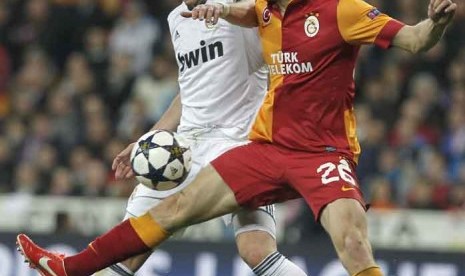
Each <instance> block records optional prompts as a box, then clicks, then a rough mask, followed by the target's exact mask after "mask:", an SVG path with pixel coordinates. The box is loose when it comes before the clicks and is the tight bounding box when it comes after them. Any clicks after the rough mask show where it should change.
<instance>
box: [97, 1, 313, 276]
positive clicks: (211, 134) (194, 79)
mask: <svg viewBox="0 0 465 276" xmlns="http://www.w3.org/2000/svg"><path fill="white" fill-rule="evenodd" d="M204 2H205V1H202V0H185V1H184V3H182V4H181V5H179V6H178V7H177V8H175V9H174V10H173V11H172V12H171V13H170V14H169V16H168V23H169V28H170V32H171V39H172V43H173V46H174V50H175V53H176V59H177V63H178V66H179V86H180V96H178V97H176V98H175V99H174V101H173V103H172V104H171V106H170V108H169V109H168V110H167V111H166V112H165V114H164V116H163V117H162V119H161V120H160V121H159V122H158V123H157V124H155V126H154V127H153V129H167V130H176V128H177V132H178V133H179V134H181V135H183V136H184V137H185V138H186V139H187V140H188V141H189V142H190V146H191V149H192V160H193V164H192V168H191V172H190V174H189V175H188V177H187V179H186V181H184V182H183V183H182V184H181V185H180V186H178V187H176V188H174V189H170V190H164V191H159V190H153V189H150V188H148V187H146V186H144V185H142V184H139V185H138V186H137V187H136V188H135V190H134V192H133V194H132V195H131V197H130V199H129V201H128V206H127V209H126V211H127V212H126V217H125V218H129V217H136V216H140V215H143V214H144V213H145V212H147V211H148V210H149V209H150V208H151V207H153V206H155V205H157V204H158V203H159V202H160V201H161V200H163V199H164V198H166V197H168V196H170V195H172V194H174V193H176V192H178V191H180V190H181V189H183V188H184V187H186V186H187V185H189V183H190V182H191V181H192V180H193V179H194V178H195V175H196V174H197V173H198V172H199V171H200V169H201V168H202V167H204V166H206V165H208V164H209V162H210V161H212V160H213V159H215V158H216V157H218V156H219V155H221V154H222V153H224V152H226V151H227V150H229V149H231V148H234V147H237V146H240V145H244V144H245V143H247V135H248V132H249V129H250V126H251V124H252V122H253V120H254V118H255V115H256V113H257V110H258V108H259V106H260V105H261V103H262V101H263V97H264V95H265V92H266V88H267V80H268V79H267V72H266V70H265V69H264V67H262V65H263V60H262V55H261V51H260V49H258V48H260V47H256V45H260V41H259V38H258V34H257V30H256V29H246V28H241V27H238V26H235V25H232V24H230V23H228V22H226V21H225V20H220V21H219V22H218V23H217V24H216V25H211V24H205V23H204V22H199V21H192V20H191V19H188V18H184V17H182V16H181V15H180V14H181V12H182V11H186V10H187V9H188V8H189V9H192V8H193V7H194V6H195V5H197V4H199V3H204ZM247 45H250V46H247ZM132 147H133V144H131V145H129V146H128V147H127V148H126V149H125V150H124V151H123V152H121V153H120V154H119V155H118V156H117V157H116V158H115V161H114V163H113V169H115V170H116V177H117V178H129V177H132V176H133V173H132V170H131V168H130V161H129V156H130V152H131V150H132ZM205 192H206V193H208V191H205ZM273 208H274V207H273V206H265V207H262V208H260V209H258V210H255V211H241V212H240V213H235V214H233V215H228V216H225V217H223V220H224V221H225V223H226V224H232V225H233V227H234V231H235V236H236V243H237V246H238V250H239V254H240V256H241V257H242V258H243V260H244V261H245V262H246V263H247V264H248V265H249V266H250V268H252V270H253V272H254V273H255V274H256V275H267V276H289V275H292V276H303V275H306V274H305V272H303V271H302V270H301V269H300V268H299V267H297V266H296V265H295V264H293V263H292V262H290V261H289V260H288V259H287V258H285V257H284V256H283V255H281V254H280V253H279V252H278V251H277V246H276V236H275V232H276V225H275V220H274V217H273V211H274V209H273ZM149 256H150V254H145V255H141V256H138V257H135V258H132V259H129V260H127V261H125V262H123V263H119V264H116V265H113V266H111V267H109V268H107V269H105V270H103V271H100V272H99V273H97V275H122V276H127V275H133V274H134V272H135V271H137V270H138V269H139V268H140V267H141V266H142V265H143V263H144V262H145V260H146V259H147V258H148V257H149Z"/></svg>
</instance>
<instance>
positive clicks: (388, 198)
mask: <svg viewBox="0 0 465 276" xmlns="http://www.w3.org/2000/svg"><path fill="white" fill-rule="evenodd" d="M370 189H371V200H370V206H371V207H372V208H375V209H393V208H396V204H395V203H394V198H393V197H392V191H391V185H390V184H389V181H388V180H387V179H386V178H375V179H373V180H372V181H371V182H370Z"/></svg>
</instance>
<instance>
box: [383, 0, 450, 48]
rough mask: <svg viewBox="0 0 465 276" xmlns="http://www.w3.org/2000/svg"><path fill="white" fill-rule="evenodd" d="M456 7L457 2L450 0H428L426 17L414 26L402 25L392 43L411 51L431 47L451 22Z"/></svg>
mask: <svg viewBox="0 0 465 276" xmlns="http://www.w3.org/2000/svg"><path fill="white" fill-rule="evenodd" d="M456 9H457V4H456V3H453V2H452V1H451V0H430V3H429V5H428V19H426V20H424V21H422V22H420V23H418V24H417V25H415V26H405V27H403V28H402V29H401V30H400V31H399V32H398V33H397V35H396V37H395V38H394V40H393V42H392V44H393V45H394V46H397V47H399V48H402V49H404V50H407V51H410V52H412V53H418V52H421V51H427V50H429V49H431V48H432V47H433V46H434V45H436V43H438V41H439V40H440V39H441V37H442V36H443V34H444V31H445V30H446V27H447V26H448V25H449V24H450V23H451V22H452V18H453V17H454V14H455V11H456Z"/></svg>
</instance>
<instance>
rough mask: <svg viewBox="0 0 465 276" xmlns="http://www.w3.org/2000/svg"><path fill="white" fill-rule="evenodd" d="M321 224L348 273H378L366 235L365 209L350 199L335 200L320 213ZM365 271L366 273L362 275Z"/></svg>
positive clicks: (379, 271) (373, 275) (370, 275)
mask: <svg viewBox="0 0 465 276" xmlns="http://www.w3.org/2000/svg"><path fill="white" fill-rule="evenodd" d="M320 221H321V224H322V225H323V227H324V228H325V229H326V231H327V232H328V234H329V235H330V237H331V240H332V242H333V244H334V247H335V249H336V252H337V254H338V256H339V259H340V260H341V262H342V264H343V265H344V267H345V268H346V269H347V271H348V272H349V273H350V274H351V275H357V276H378V275H382V274H379V273H381V270H379V268H378V267H377V266H376V263H375V261H374V259H373V253H372V250H371V246H370V243H369V241H368V237H367V225H366V217H365V210H364V209H363V207H362V206H361V204H360V203H359V202H358V201H356V200H354V199H338V200H336V201H334V202H332V203H330V204H328V205H327V206H326V207H325V209H324V210H323V212H322V215H321V218H320ZM366 273H368V274H366Z"/></svg>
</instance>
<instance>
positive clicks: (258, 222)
mask: <svg viewBox="0 0 465 276" xmlns="http://www.w3.org/2000/svg"><path fill="white" fill-rule="evenodd" d="M233 225H234V230H235V234H236V244H237V248H238V251H239V255H240V256H241V258H242V259H243V260H244V261H245V262H246V263H247V265H248V266H249V267H250V268H251V269H252V270H253V272H254V273H255V274H256V275H258V276H288V275H293V276H307V274H306V273H305V272H304V271H303V270H302V269H300V268H299V267H298V266H296V265H295V264H294V263H292V262H291V261H290V260H289V259H287V258H286V257H285V256H283V255H282V254H281V253H279V252H278V249H277V245H276V222H275V220H274V206H272V205H270V206H264V207H260V208H259V209H257V210H254V211H247V210H240V211H238V212H236V213H235V214H234V215H233Z"/></svg>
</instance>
